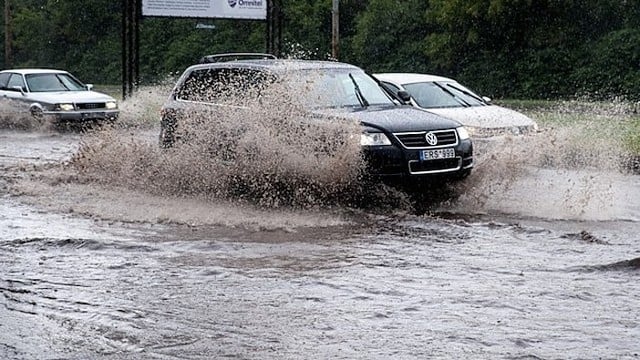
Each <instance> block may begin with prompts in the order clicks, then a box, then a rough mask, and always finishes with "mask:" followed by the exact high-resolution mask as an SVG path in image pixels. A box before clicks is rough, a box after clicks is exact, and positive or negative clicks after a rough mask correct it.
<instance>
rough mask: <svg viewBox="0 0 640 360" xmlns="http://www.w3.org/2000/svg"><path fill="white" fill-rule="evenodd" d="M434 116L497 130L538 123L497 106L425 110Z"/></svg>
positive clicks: (531, 125) (466, 124)
mask: <svg viewBox="0 0 640 360" xmlns="http://www.w3.org/2000/svg"><path fill="white" fill-rule="evenodd" d="M425 110H427V111H429V112H432V113H434V114H438V115H441V116H444V117H446V118H449V119H453V120H456V121H458V122H460V123H461V124H463V125H465V126H469V127H476V128H487V129H491V130H497V129H501V128H513V127H518V128H523V127H525V128H526V127H531V128H533V127H535V126H536V123H535V121H533V120H532V119H531V118H529V117H528V116H526V115H524V114H521V113H519V112H517V111H514V110H511V109H507V108H504V107H501V106H497V105H487V106H472V107H460V108H434V109H425Z"/></svg>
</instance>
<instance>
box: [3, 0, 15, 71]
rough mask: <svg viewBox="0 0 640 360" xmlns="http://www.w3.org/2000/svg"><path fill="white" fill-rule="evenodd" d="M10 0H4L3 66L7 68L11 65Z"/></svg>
mask: <svg viewBox="0 0 640 360" xmlns="http://www.w3.org/2000/svg"><path fill="white" fill-rule="evenodd" d="M12 38H13V36H12V34H11V1H10V0H4V67H5V69H9V68H11V67H12V62H13V53H12V46H13V45H12V44H11V39H12Z"/></svg>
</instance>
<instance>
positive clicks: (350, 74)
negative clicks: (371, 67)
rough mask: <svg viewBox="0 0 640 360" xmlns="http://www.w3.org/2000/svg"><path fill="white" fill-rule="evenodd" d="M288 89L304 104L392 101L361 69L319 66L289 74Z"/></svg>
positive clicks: (353, 104) (321, 105)
mask: <svg viewBox="0 0 640 360" xmlns="http://www.w3.org/2000/svg"><path fill="white" fill-rule="evenodd" d="M288 82H289V83H290V84H291V86H292V88H293V89H292V90H294V92H295V93H299V94H301V96H300V99H299V100H300V101H301V102H302V104H303V105H304V106H305V107H309V108H327V107H333V108H335V107H366V106H369V105H393V101H392V100H391V98H389V96H387V94H386V93H385V92H384V91H383V90H382V89H381V88H380V86H379V85H378V83H377V82H376V81H375V80H374V79H372V78H371V77H370V76H369V75H367V74H366V73H365V72H364V71H362V70H357V69H321V70H304V71H302V72H298V71H295V72H293V73H292V74H289V81H288Z"/></svg>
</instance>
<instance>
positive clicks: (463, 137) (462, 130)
mask: <svg viewBox="0 0 640 360" xmlns="http://www.w3.org/2000/svg"><path fill="white" fill-rule="evenodd" d="M456 130H457V131H458V137H459V138H460V140H467V139H468V138H469V137H470V136H469V132H468V131H467V129H465V127H464V126H460V127H459V128H457V129H456Z"/></svg>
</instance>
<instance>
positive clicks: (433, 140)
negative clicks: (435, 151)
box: [424, 133, 438, 146]
mask: <svg viewBox="0 0 640 360" xmlns="http://www.w3.org/2000/svg"><path fill="white" fill-rule="evenodd" d="M424 139H425V140H426V141H427V144H429V145H431V146H435V145H438V137H437V136H436V134H434V133H427V135H425V136H424Z"/></svg>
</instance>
